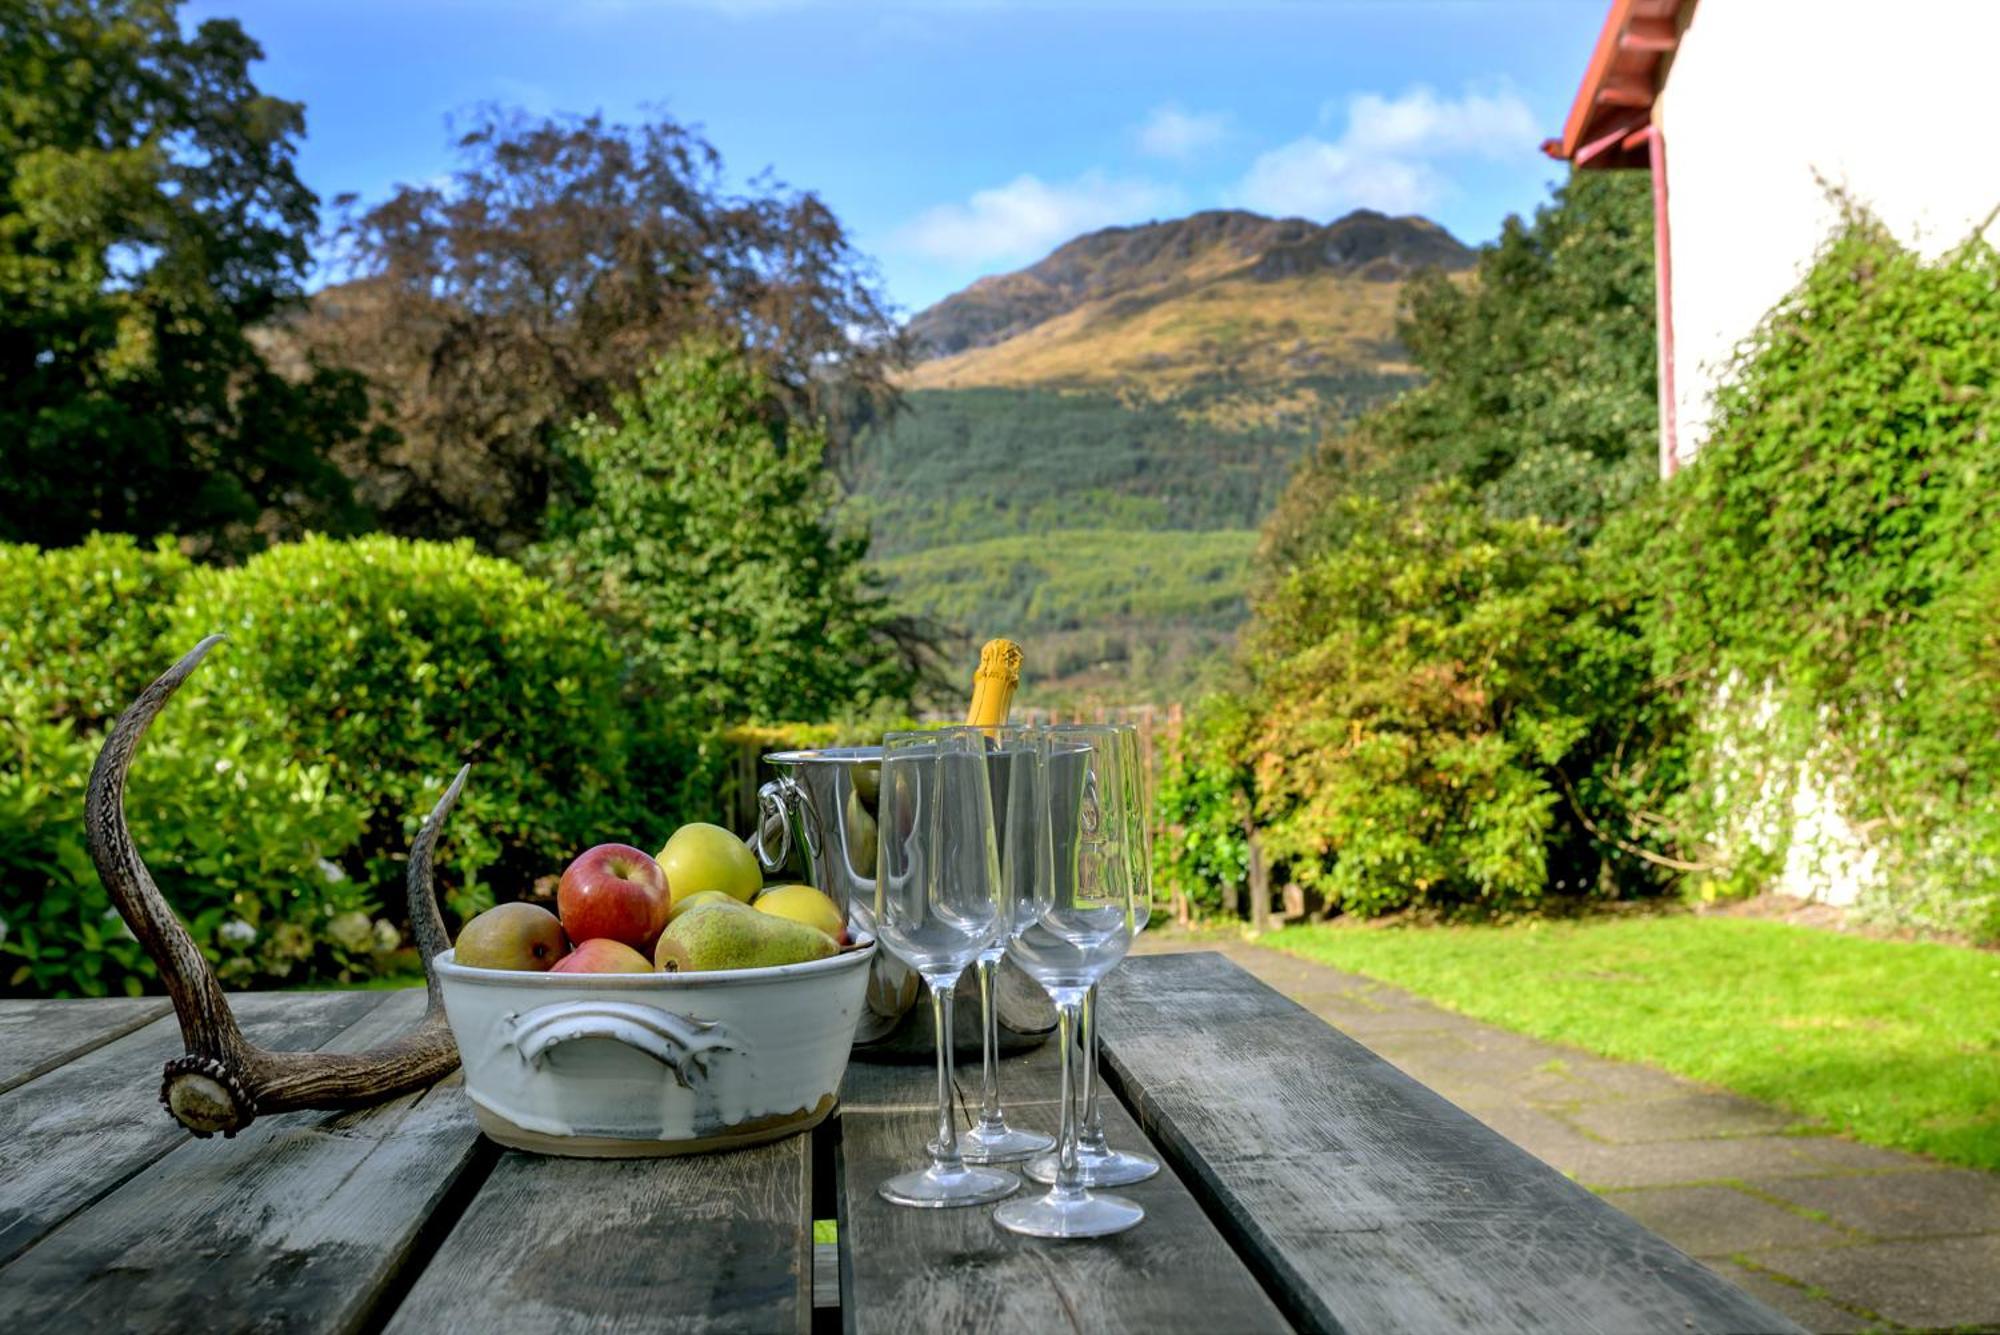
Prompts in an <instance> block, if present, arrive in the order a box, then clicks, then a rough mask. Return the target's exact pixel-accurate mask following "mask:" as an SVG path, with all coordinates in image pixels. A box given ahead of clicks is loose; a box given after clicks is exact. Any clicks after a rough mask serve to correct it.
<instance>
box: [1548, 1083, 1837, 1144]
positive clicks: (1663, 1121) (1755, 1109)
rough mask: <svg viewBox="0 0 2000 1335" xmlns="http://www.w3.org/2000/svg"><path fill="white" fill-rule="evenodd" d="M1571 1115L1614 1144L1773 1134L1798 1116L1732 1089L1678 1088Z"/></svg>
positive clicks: (1587, 1129)
mask: <svg viewBox="0 0 2000 1335" xmlns="http://www.w3.org/2000/svg"><path fill="white" fill-rule="evenodd" d="M1570 1120H1571V1121H1572V1122H1575V1123H1576V1125H1577V1127H1578V1128H1579V1129H1580V1130H1582V1131H1583V1132H1584V1134H1586V1135H1591V1136H1596V1137H1597V1138H1598V1139H1599V1140H1608V1141H1610V1142H1611V1143H1612V1144H1614V1145H1642V1144H1646V1143H1648V1142H1650V1141H1658V1140H1688V1139H1692V1138H1697V1137H1698V1138H1702V1139H1714V1138H1719V1137H1723V1136H1757V1135H1772V1134H1775V1133H1777V1132H1780V1131H1783V1130H1784V1129H1785V1128H1786V1127H1788V1126H1791V1125H1792V1124H1793V1123H1795V1122H1797V1121H1798V1120H1799V1119H1798V1118H1796V1117H1793V1116H1791V1115H1790V1114H1788V1113H1784V1112H1780V1111H1779V1110H1778V1109H1776V1108H1772V1107H1767V1106H1766V1105H1764V1104H1762V1103H1755V1102H1752V1101H1751V1100H1749V1099H1745V1098H1738V1097H1737V1096H1736V1095H1734V1094H1711V1093H1708V1092H1706V1091H1702V1090H1697V1091H1695V1092H1694V1093H1683V1094H1674V1095H1671V1096H1669V1097H1667V1098H1663V1099H1645V1100H1642V1101H1638V1102H1626V1101H1623V1100H1618V1101H1612V1102H1603V1103H1592V1104H1589V1105H1588V1106H1584V1107H1579V1108H1578V1109H1577V1110H1576V1111H1575V1112H1574V1113H1572V1114H1571V1115H1570Z"/></svg>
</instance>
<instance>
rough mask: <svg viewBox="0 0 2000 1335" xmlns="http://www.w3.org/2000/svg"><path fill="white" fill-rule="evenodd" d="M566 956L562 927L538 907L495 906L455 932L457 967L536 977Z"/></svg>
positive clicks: (524, 905) (566, 948)
mask: <svg viewBox="0 0 2000 1335" xmlns="http://www.w3.org/2000/svg"><path fill="white" fill-rule="evenodd" d="M568 953H569V942H568V941H567V940H565V939H564V937H563V929H562V924H561V923H559V922H557V921H556V915H555V914H553V913H551V912H549V911H548V910H547V909H545V908H543V907H542V906H541V905H539V904H524V903H515V904H496V905H494V906H493V907H492V908H490V909H488V910H486V912H484V913H482V914H480V915H479V916H478V917H476V918H474V919H472V920H471V921H470V922H468V923H466V924H465V926H463V927H461V928H459V931H458V953H457V954H456V955H455V956H453V958H454V959H456V960H457V961H458V962H459V963H460V964H465V965H470V966H471V967H472V968H475V969H520V970H525V971H529V972H535V973H540V972H541V971H543V970H545V969H548V968H550V967H551V966H553V965H555V964H556V963H558V962H559V961H561V960H562V958H563V957H564V956H565V955H566V954H568Z"/></svg>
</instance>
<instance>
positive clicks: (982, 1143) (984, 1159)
mask: <svg viewBox="0 0 2000 1335" xmlns="http://www.w3.org/2000/svg"><path fill="white" fill-rule="evenodd" d="M1055 1144H1056V1138H1055V1137H1054V1136H1045V1135H1043V1134H1042V1133H1041V1132H1039V1131H1017V1130H1015V1129H1014V1128H1013V1127H1011V1126H1008V1125H1006V1124H1005V1123H1004V1122H1003V1123H1001V1125H1000V1126H999V1128H998V1129H997V1130H989V1129H987V1128H985V1127H983V1126H979V1125H977V1124H974V1126H973V1128H972V1129H971V1130H970V1131H962V1132H960V1133H959V1137H958V1154H959V1157H960V1158H962V1159H964V1160H965V1161H966V1162H967V1163H1019V1162H1020V1161H1021V1160H1023V1159H1032V1158H1034V1157H1035V1156H1036V1155H1037V1154H1040V1153H1042V1152H1043V1151H1045V1150H1051V1149H1054V1148H1055Z"/></svg>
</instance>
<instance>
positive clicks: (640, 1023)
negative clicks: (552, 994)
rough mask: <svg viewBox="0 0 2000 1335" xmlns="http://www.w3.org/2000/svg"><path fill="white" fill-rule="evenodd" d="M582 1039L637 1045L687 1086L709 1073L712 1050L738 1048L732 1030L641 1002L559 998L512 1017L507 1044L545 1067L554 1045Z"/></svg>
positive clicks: (526, 1058) (529, 1059)
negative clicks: (543, 1062)
mask: <svg viewBox="0 0 2000 1335" xmlns="http://www.w3.org/2000/svg"><path fill="white" fill-rule="evenodd" d="M579 1038H607V1039H610V1040H611V1041H613V1042H615V1043H623V1044H624V1045H625V1046H626V1047H628V1048H636V1049H637V1050H639V1051H640V1052H643V1053H645V1054H646V1055H647V1056H648V1057H651V1058H653V1060H655V1061H657V1062H659V1063H660V1064H661V1065H662V1066H664V1067H666V1068H667V1069H668V1070H670V1071H672V1072H673V1073H674V1079H675V1080H677V1081H679V1082H680V1086H681V1088H683V1089H691V1088H693V1086H692V1084H690V1079H691V1078H704V1079H705V1078H706V1077H707V1075H708V1054H709V1053H711V1052H733V1051H735V1050H736V1044H735V1043H734V1042H732V1041H731V1039H730V1036H729V1031H728V1030H727V1029H726V1028H724V1027H723V1026H722V1025H721V1024H719V1023H717V1022H715V1021H712V1020H691V1019H689V1018H688V1017H687V1016H685V1015H676V1014H674V1013H673V1012H672V1011H663V1010H661V1009H660V1008H659V1007H657V1006H647V1005H643V1004H641V1003H639V1002H636V1001H557V1002H553V1003H551V1004H549V1005H547V1006H537V1007H536V1008H535V1009H534V1010H531V1011H529V1012H528V1013H527V1014H526V1015H512V1016H509V1017H508V1018H507V1043H508V1045H509V1046H510V1047H512V1048H513V1049H514V1050H515V1051H516V1052H518V1053H519V1054H520V1055H521V1060H522V1061H524V1062H526V1063H527V1064H528V1065H529V1066H532V1067H534V1068H536V1069H540V1067H541V1064H542V1059H543V1058H544V1057H546V1056H547V1055H548V1053H549V1050H550V1049H551V1048H554V1047H556V1046H558V1045H559V1044H563V1043H568V1042H571V1041H573V1040H575V1039H579Z"/></svg>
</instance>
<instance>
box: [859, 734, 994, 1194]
mask: <svg viewBox="0 0 2000 1335" xmlns="http://www.w3.org/2000/svg"><path fill="white" fill-rule="evenodd" d="M878 806H879V810H880V812H881V817H880V821H879V828H880V835H879V839H880V855H879V856H878V858H877V859H876V862H877V866H876V872H875V934H876V940H877V941H878V942H879V943H880V944H881V946H882V947H883V948H884V949H886V950H888V951H889V952H890V953H892V954H893V955H895V956H896V958H898V959H900V960H902V961H903V962H904V963H905V964H908V965H909V966H910V967H911V968H913V969H915V970H916V971H917V972H918V973H919V974H921V975H923V979H924V982H925V983H926V984H928V985H929V987H930V990H931V1019H932V1023H933V1026H934V1032H935V1035H936V1041H937V1091H938V1120H937V1138H936V1139H935V1140H933V1141H932V1142H931V1143H930V1145H929V1146H928V1148H929V1150H930V1155H931V1162H930V1166H929V1167H927V1168H922V1169H917V1170H914V1171H912V1172H908V1173H903V1174H901V1175H899V1176H897V1177H892V1178H890V1179H889V1180H888V1181H886V1182H884V1183H882V1184H881V1185H880V1186H879V1187H877V1188H876V1190H877V1192H878V1193H879V1194H880V1195H881V1197H882V1198H883V1199H884V1200H886V1201H889V1202H890V1203H892V1204H895V1205H911V1206H918V1207H926V1208H932V1209H935V1208H940V1207H945V1206H956V1205H983V1204H985V1203H987V1202H989V1201H997V1200H999V1199H1000V1198H1001V1197H1003V1196H1007V1195H1009V1194H1011V1193H1012V1192H1013V1191H1014V1190H1015V1189H1016V1188H1018V1187H1019V1186H1020V1184H1021V1183H1020V1179H1019V1178H1017V1177H1015V1176H1014V1175H1013V1174H1012V1173H1007V1172H1002V1171H1000V1170H998V1169H993V1168H976V1167H970V1166H968V1165H967V1164H966V1163H965V1161H964V1160H963V1159H962V1158H961V1157H960V1155H959V1151H958V1125H957V1119H956V1118H955V1117H954V1116H953V1115H952V1104H951V1098H952V1080H951V1061H952V1051H951V1050H952V1041H951V1039H952V1028H951V1002H952V990H953V989H954V988H955V987H956V986H957V984H958V978H959V975H960V974H962V973H964V972H965V966H966V965H968V964H970V963H972V961H973V960H974V959H976V958H977V957H978V955H979V952H980V951H981V950H983V949H985V948H986V946H987V945H988V943H990V942H991V941H992V940H993V939H994V938H995V937H996V936H997V935H999V934H1000V932H1001V930H1002V923H1001V906H1002V899H1001V897H1002V893H1003V892H1002V889H1001V884H1000V853H999V848H998V845H997V843H996V840H995V835H994V828H993V789H992V784H991V779H990V777H989V775H988V772H987V760H986V739H985V738H984V737H982V736H980V735H978V734H977V733H970V734H968V733H965V732H963V731H957V732H949V733H935V732H926V733H890V734H889V736H888V737H887V738H885V739H884V741H883V746H882V780H881V792H880V796H879V799H878Z"/></svg>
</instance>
